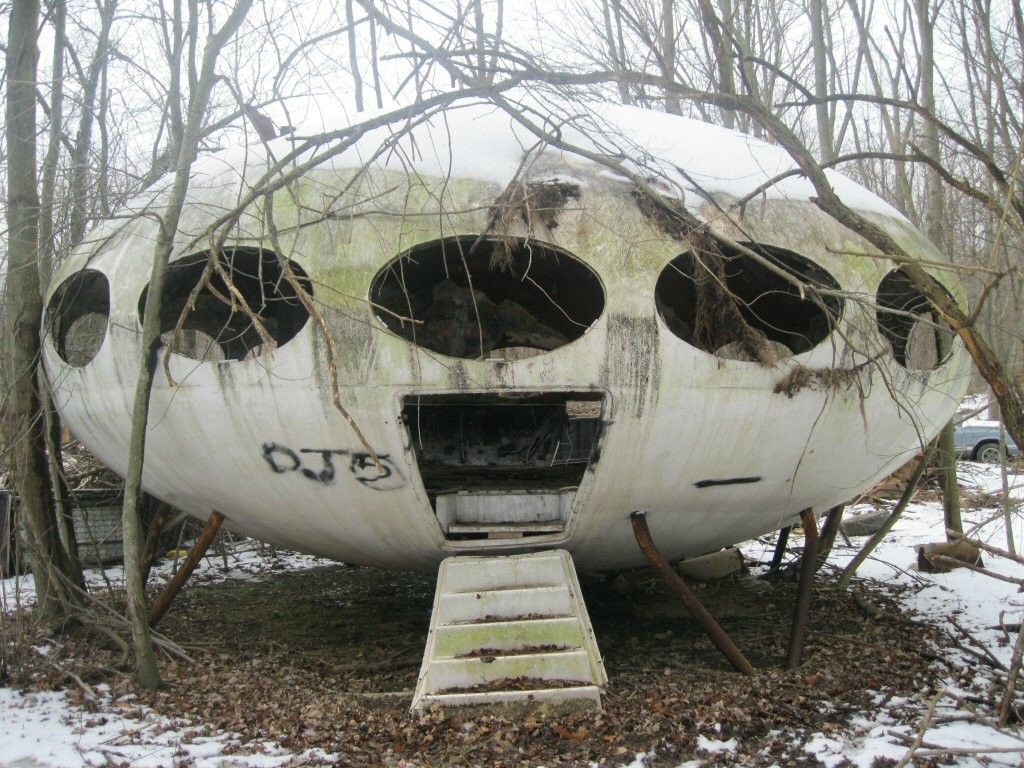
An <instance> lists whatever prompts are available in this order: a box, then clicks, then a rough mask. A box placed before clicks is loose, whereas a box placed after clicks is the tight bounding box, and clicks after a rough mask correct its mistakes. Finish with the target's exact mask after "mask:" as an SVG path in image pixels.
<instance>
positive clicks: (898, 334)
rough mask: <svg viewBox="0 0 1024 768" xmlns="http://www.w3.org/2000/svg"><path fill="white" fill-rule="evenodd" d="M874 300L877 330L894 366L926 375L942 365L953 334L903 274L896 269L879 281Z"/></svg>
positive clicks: (949, 348)
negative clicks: (900, 366)
mask: <svg viewBox="0 0 1024 768" xmlns="http://www.w3.org/2000/svg"><path fill="white" fill-rule="evenodd" d="M947 295H948V293H947ZM950 299H952V297H950ZM876 300H877V308H876V319H877V322H878V330H879V332H880V333H881V334H882V337H883V338H884V339H885V340H886V341H888V342H889V344H890V346H891V347H892V356H893V357H894V358H895V359H896V362H897V363H899V364H900V365H902V366H903V367H904V368H907V369H909V370H911V371H930V370H931V369H932V368H936V367H937V366H938V365H939V364H940V363H942V362H944V361H945V359H946V358H947V357H948V355H949V353H950V352H951V351H952V346H953V330H952V329H951V328H950V327H949V325H947V324H946V323H945V321H943V320H941V319H939V317H938V314H937V313H936V312H935V310H934V309H933V308H932V306H931V304H929V303H928V299H926V298H925V297H924V294H922V293H921V291H920V290H918V288H917V286H915V285H914V284H913V282H911V280H910V278H909V277H907V275H906V273H905V272H903V271H902V270H899V269H896V270H893V271H892V272H890V273H889V274H887V275H886V276H885V277H883V278H882V282H881V283H879V284H878V293H877V295H876Z"/></svg>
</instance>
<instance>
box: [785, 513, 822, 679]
mask: <svg viewBox="0 0 1024 768" xmlns="http://www.w3.org/2000/svg"><path fill="white" fill-rule="evenodd" d="M800 519H801V520H802V521H803V527H804V554H803V557H802V558H801V559H800V584H799V586H798V588H797V595H796V609H795V610H794V611H793V628H792V630H791V631H790V633H789V649H788V651H787V652H786V669H796V668H797V667H798V666H800V662H801V660H802V659H803V655H804V637H805V636H806V635H807V619H808V617H809V616H810V613H811V596H812V594H813V591H812V590H813V587H814V573H815V571H816V570H817V563H818V522H817V521H816V520H815V519H814V512H813V511H812V510H810V509H805V510H804V511H803V512H801V513H800Z"/></svg>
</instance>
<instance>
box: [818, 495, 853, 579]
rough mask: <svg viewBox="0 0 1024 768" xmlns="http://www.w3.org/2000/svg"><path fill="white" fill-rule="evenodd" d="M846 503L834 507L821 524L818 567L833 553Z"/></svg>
mask: <svg viewBox="0 0 1024 768" xmlns="http://www.w3.org/2000/svg"><path fill="white" fill-rule="evenodd" d="M845 508H846V505H845V504H840V505H839V506H838V507H832V509H830V510H829V511H828V513H827V514H826V515H825V522H824V524H822V526H821V535H820V537H819V538H818V560H817V562H818V565H817V567H818V568H821V566H822V565H824V564H825V561H826V560H828V556H829V555H830V554H832V547H834V546H835V543H836V536H838V535H839V526H841V525H842V524H843V510H844V509H845Z"/></svg>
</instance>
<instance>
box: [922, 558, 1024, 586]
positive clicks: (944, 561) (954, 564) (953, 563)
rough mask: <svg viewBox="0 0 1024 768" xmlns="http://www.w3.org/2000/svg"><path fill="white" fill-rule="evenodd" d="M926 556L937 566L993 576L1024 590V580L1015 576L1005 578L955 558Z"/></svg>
mask: <svg viewBox="0 0 1024 768" xmlns="http://www.w3.org/2000/svg"><path fill="white" fill-rule="evenodd" d="M925 556H926V557H927V558H928V559H929V560H931V561H932V562H933V563H935V564H936V565H946V566H949V567H950V568H966V569H967V570H969V571H974V572H975V573H980V574H983V575H985V576H991V577H992V578H993V579H998V580H999V581H1005V582H1007V583H1009V584H1016V585H1017V586H1018V587H1021V588H1024V579H1017V578H1014V577H1013V576H1004V575H1003V574H1001V573H996V572H995V571H990V570H988V568H982V567H981V566H980V565H974V564H973V563H967V562H964V561H963V560H957V559H956V558H955V557H946V556H945V555H933V554H929V553H927V552H926V553H925Z"/></svg>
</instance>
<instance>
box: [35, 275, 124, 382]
mask: <svg viewBox="0 0 1024 768" xmlns="http://www.w3.org/2000/svg"><path fill="white" fill-rule="evenodd" d="M46 313H47V318H48V321H49V326H50V332H51V333H52V334H53V342H54V346H55V347H56V349H57V354H58V355H60V358H61V360H63V361H64V362H65V363H67V364H68V365H70V366H73V367H75V368H81V367H82V366H84V365H87V364H88V363H89V362H90V361H91V360H92V359H93V358H94V357H96V354H97V353H98V352H99V351H100V347H101V346H103V340H104V339H105V338H106V336H107V324H108V321H109V320H110V283H109V282H108V281H107V276H106V275H104V274H103V273H102V272H100V271H99V270H95V269H83V270H82V271H81V272H79V273H78V274H76V275H73V276H72V277H69V278H68V279H67V280H65V281H64V282H63V283H61V285H60V287H59V288H58V289H57V290H56V291H54V292H53V295H52V296H51V297H50V303H49V304H48V305H47V308H46Z"/></svg>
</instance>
